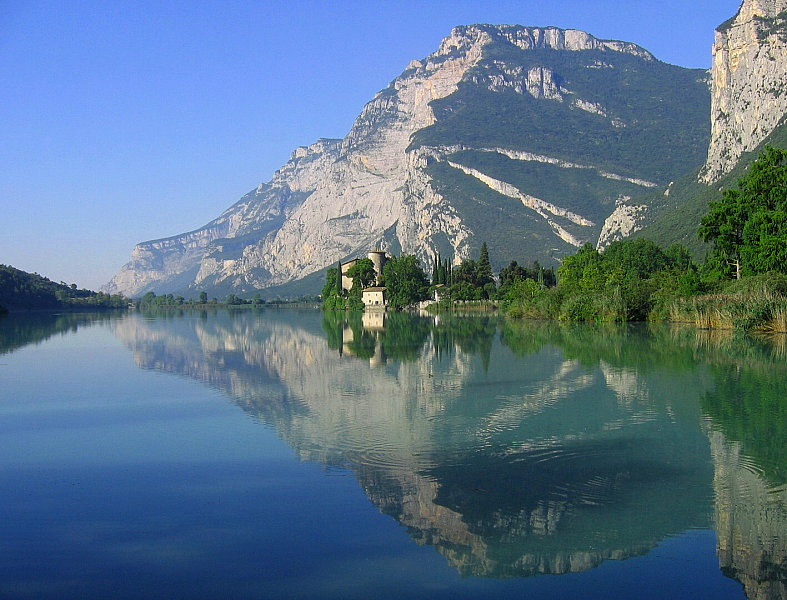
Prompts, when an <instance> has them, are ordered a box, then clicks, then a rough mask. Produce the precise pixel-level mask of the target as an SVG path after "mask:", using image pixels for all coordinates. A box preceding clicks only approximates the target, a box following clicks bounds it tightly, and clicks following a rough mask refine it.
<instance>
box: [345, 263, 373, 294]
mask: <svg viewBox="0 0 787 600" xmlns="http://www.w3.org/2000/svg"><path fill="white" fill-rule="evenodd" d="M347 277H349V278H350V279H352V281H353V285H352V288H353V290H359V291H363V290H364V288H367V287H369V286H372V285H374V283H375V282H376V280H377V271H375V270H374V263H373V262H372V261H371V259H369V258H360V259H358V260H357V261H355V264H354V265H353V266H351V267H350V268H349V269H347Z"/></svg>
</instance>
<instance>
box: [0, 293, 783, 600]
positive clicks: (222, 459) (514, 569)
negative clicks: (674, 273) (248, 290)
mask: <svg viewBox="0 0 787 600" xmlns="http://www.w3.org/2000/svg"><path fill="white" fill-rule="evenodd" d="M0 440H2V446H1V447H2V452H0V511H1V513H2V518H0V597H1V598H58V599H62V598H80V599H84V598H109V597H112V598H372V597H375V598H481V597H483V598H525V597H526V598H571V599H576V598H610V597H615V598H692V599H697V598H713V599H727V598H738V599H740V598H749V599H751V600H754V599H758V600H766V599H771V598H782V599H783V598H785V597H787V596H786V593H785V580H786V579H787V342H785V340H784V339H783V338H772V339H751V338H746V337H742V336H736V335H734V334H732V333H718V332H717V333H709V332H702V331H695V330H693V329H670V328H668V327H649V326H638V327H625V328H621V327H601V328H598V327H596V328H594V327H566V326H560V325H557V324H553V323H532V322H529V323H527V322H526V323H516V324H510V323H506V322H505V321H498V320H496V319H494V318H479V317H459V316H453V317H445V316H441V317H439V318H434V317H429V318H418V317H412V316H408V315H403V314H388V315H382V314H377V315H363V316H361V315H355V316H351V317H350V318H347V317H345V315H340V316H337V315H333V314H331V315H327V316H324V315H323V314H322V313H320V312H319V311H316V310H294V309H285V310H271V309H264V310H262V311H259V312H252V311H240V312H234V313H228V312H225V311H218V312H198V311H197V312H183V313H169V314H167V313H161V314H157V315H145V314H134V313H132V314H121V315H73V314H69V315H31V316H27V315H25V316H20V315H12V316H11V317H10V318H6V319H3V320H0Z"/></svg>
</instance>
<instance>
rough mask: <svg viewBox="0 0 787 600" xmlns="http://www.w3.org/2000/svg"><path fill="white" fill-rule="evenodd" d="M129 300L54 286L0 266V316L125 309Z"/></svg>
mask: <svg viewBox="0 0 787 600" xmlns="http://www.w3.org/2000/svg"><path fill="white" fill-rule="evenodd" d="M128 303H129V299H128V298H126V297H124V296H122V295H121V294H112V295H110V294H105V293H103V292H94V291H92V290H87V289H78V288H77V285H76V284H75V283H72V284H71V285H68V284H67V283H65V282H63V281H61V282H60V283H55V282H54V281H51V280H49V279H47V278H46V277H43V276H42V275H39V274H38V273H27V272H25V271H21V270H20V269H16V268H14V267H11V266H8V265H0V314H3V313H4V312H6V309H10V310H36V309H97V308H98V309H104V308H125V307H127V306H128Z"/></svg>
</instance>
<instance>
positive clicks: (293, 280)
mask: <svg viewBox="0 0 787 600" xmlns="http://www.w3.org/2000/svg"><path fill="white" fill-rule="evenodd" d="M709 111H710V93H709V89H708V77H707V73H706V72H705V71H702V70H692V69H685V68H681V67H677V66H673V65H669V64H666V63H663V62H661V61H659V60H657V59H656V58H655V57H654V56H652V55H651V54H650V53H649V52H647V51H646V50H644V49H643V48H641V47H639V46H636V45H635V44H631V43H627V42H620V41H610V40H600V39H597V38H595V37H593V36H592V35H590V34H588V33H585V32H582V31H576V30H562V29H557V28H552V27H549V28H537V27H522V26H518V25H501V26H493V25H471V26H461V27H456V28H455V29H454V30H453V31H452V32H451V34H450V35H449V36H448V37H446V38H445V39H444V40H443V41H442V43H441V44H440V47H439V48H438V49H437V50H436V51H435V52H434V53H432V54H430V55H429V56H427V57H426V58H424V59H423V60H413V61H412V62H411V63H410V64H409V65H408V66H407V68H406V69H405V70H404V72H403V73H402V74H401V75H399V76H398V77H397V78H395V79H394V80H393V81H392V82H391V83H390V84H389V85H388V87H387V88H385V89H384V90H382V91H380V92H379V93H377V94H376V95H375V97H374V98H373V99H372V100H371V101H370V102H369V103H368V104H367V105H366V106H365V107H364V109H363V110H362V112H361V114H360V115H359V116H358V118H357V119H356V121H355V123H354V125H353V127H352V129H351V130H350V132H349V133H348V134H347V135H346V137H345V138H344V139H341V140H333V139H323V140H319V141H317V142H316V143H315V144H313V145H311V146H308V147H302V148H298V149H297V150H295V151H294V152H293V154H292V156H291V158H290V160H289V161H288V162H287V163H286V164H285V165H284V166H283V167H282V168H281V169H279V170H278V171H277V172H276V173H275V174H274V175H273V177H272V179H271V180H270V181H269V182H267V183H263V184H260V185H259V186H258V187H257V188H256V189H255V190H253V191H251V192H249V193H248V194H247V195H246V196H244V197H243V198H241V199H240V200H239V201H238V202H237V203H236V204H234V205H233V206H231V207H230V208H229V209H227V210H226V211H225V212H224V213H223V214H222V215H220V216H219V217H218V218H216V219H215V220H213V221H211V222H210V223H208V224H207V225H205V226H204V227H202V228H200V229H198V230H196V231H193V232H189V233H185V234H181V235H176V236H173V237H170V238H165V239H160V240H154V241H149V242H144V243H141V244H139V245H137V246H136V247H135V248H134V251H133V253H132V257H131V261H130V262H129V263H128V264H126V265H125V266H124V267H123V268H122V269H121V271H120V272H119V273H118V274H117V275H116V276H115V277H114V278H113V279H112V281H111V282H110V283H109V284H107V286H106V290H107V291H110V292H116V291H120V292H123V293H125V294H127V295H133V296H138V295H141V294H143V293H145V292H147V291H155V292H157V293H161V292H179V293H184V292H185V294H189V295H194V293H195V292H196V290H203V289H204V290H209V291H210V292H211V293H212V294H216V295H221V294H222V293H228V292H230V291H231V292H234V293H240V294H244V293H247V294H248V293H250V292H252V291H254V290H258V289H263V290H265V289H267V294H269V295H273V294H275V293H276V292H277V291H278V292H282V290H284V289H289V290H292V289H294V285H295V284H297V282H299V281H301V282H305V283H301V287H300V290H301V291H311V292H312V293H316V291H318V290H319V288H320V285H321V282H320V281H319V280H320V278H321V277H322V275H321V274H322V273H323V272H324V269H325V268H326V267H329V266H332V265H335V264H336V262H337V260H343V259H345V258H347V257H352V256H355V255H357V254H365V253H366V252H367V251H368V250H369V249H371V248H378V247H379V248H383V249H386V250H388V251H390V252H393V253H399V252H407V253H414V254H416V256H418V257H419V258H420V259H421V260H422V261H423V262H424V263H427V264H428V261H429V260H430V257H431V256H432V255H433V254H434V253H435V252H440V253H441V254H442V255H443V256H453V257H454V260H455V261H459V260H461V259H463V258H466V257H469V256H471V255H472V254H473V253H474V252H477V249H478V247H479V246H480V245H481V242H482V241H487V243H488V245H489V250H490V258H491V260H492V263H493V266H494V267H495V268H499V267H500V266H502V265H503V263H504V262H505V261H508V260H510V259H516V260H518V261H520V262H523V263H526V262H528V261H532V260H539V261H540V262H541V263H542V264H545V265H551V264H556V262H557V260H558V259H559V258H560V257H561V256H563V255H565V254H568V253H573V252H574V251H575V250H576V248H577V247H579V246H580V245H581V244H583V243H585V242H588V241H589V242H592V243H596V242H597V241H598V240H599V237H600V236H601V235H602V232H603V235H604V237H605V238H606V239H611V238H612V237H614V236H621V235H625V234H627V233H628V229H629V221H630V219H629V220H627V218H628V217H625V215H624V217H625V218H621V214H624V213H626V211H627V210H628V209H627V208H625V207H624V204H625V201H626V199H627V198H631V197H634V196H637V195H640V194H642V193H643V192H645V191H648V190H652V189H657V188H659V187H660V186H665V185H667V184H668V183H669V182H670V181H672V180H673V179H675V178H676V177H677V176H679V175H681V174H682V173H684V172H685V171H686V170H687V169H688V168H691V167H692V166H696V167H699V166H700V165H701V164H702V162H703V160H704V159H705V151H706V149H707V146H708V140H709V129H710V127H709V123H708V113H709ZM619 206H621V207H623V208H621V209H619V210H616V208H617V207H619ZM611 216H612V217H613V218H612V219H611V220H609V219H610V217H611ZM608 220H609V221H608ZM304 278H305V279H304ZM283 286H289V288H286V287H283ZM185 294H184V295H185Z"/></svg>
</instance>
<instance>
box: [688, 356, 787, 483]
mask: <svg viewBox="0 0 787 600" xmlns="http://www.w3.org/2000/svg"><path fill="white" fill-rule="evenodd" d="M717 373H718V377H717V379H716V386H715V388H714V390H713V391H712V392H708V393H706V394H705V396H704V397H703V398H702V402H701V406H702V410H703V411H704V412H705V413H706V414H707V415H708V416H710V418H711V419H712V421H713V424H714V425H715V426H717V427H718V428H720V429H721V431H722V432H723V433H724V435H725V436H726V437H727V439H729V440H735V441H737V442H739V443H740V444H741V449H742V451H743V453H744V454H746V455H747V456H748V457H749V458H751V459H753V460H754V461H755V462H756V463H757V464H758V466H759V467H760V468H761V469H762V470H763V475H764V476H765V477H766V478H767V479H768V480H769V481H770V483H772V484H774V485H782V484H784V483H787V401H785V399H787V379H785V378H784V377H774V376H769V377H763V376H762V375H761V374H759V373H757V372H756V370H754V369H750V368H745V367H744V368H740V365H733V364H728V365H724V366H722V367H719V368H718V370H717Z"/></svg>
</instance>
